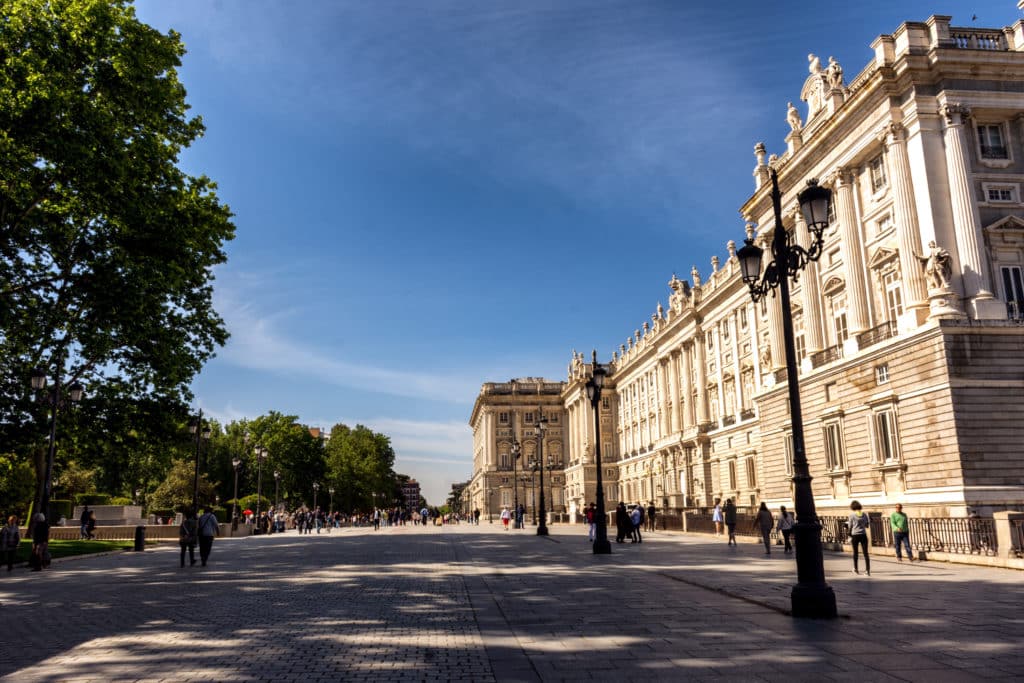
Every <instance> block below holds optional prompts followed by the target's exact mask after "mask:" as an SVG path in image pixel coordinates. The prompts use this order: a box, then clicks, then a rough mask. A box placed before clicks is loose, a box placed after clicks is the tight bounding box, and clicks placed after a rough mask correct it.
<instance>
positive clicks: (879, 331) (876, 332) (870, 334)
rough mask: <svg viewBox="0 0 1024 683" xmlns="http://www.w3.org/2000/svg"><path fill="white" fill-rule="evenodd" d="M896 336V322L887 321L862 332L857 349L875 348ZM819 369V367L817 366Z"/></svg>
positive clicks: (859, 335) (858, 338)
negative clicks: (876, 345)
mask: <svg viewBox="0 0 1024 683" xmlns="http://www.w3.org/2000/svg"><path fill="white" fill-rule="evenodd" d="M895 336H896V322H895V321H892V320H887V321H886V322H884V323H882V324H881V325H877V326H875V327H872V328H871V329H870V330H868V331H866V332H861V333H860V334H858V335H857V348H859V349H866V348H867V347H869V346H874V345H875V344H878V343H879V342H883V341H885V340H886V339H891V338H892V337H895ZM815 367H817V366H815Z"/></svg>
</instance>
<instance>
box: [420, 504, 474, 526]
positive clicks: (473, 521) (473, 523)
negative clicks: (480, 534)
mask: <svg viewBox="0 0 1024 683" xmlns="http://www.w3.org/2000/svg"><path fill="white" fill-rule="evenodd" d="M402 524H405V517H404V516H403V517H402ZM473 524H476V525H477V526H480V508H476V509H475V510H473Z"/></svg>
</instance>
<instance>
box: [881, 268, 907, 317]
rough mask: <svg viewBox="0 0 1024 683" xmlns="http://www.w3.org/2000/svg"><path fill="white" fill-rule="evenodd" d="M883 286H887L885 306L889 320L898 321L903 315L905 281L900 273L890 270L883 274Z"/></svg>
mask: <svg viewBox="0 0 1024 683" xmlns="http://www.w3.org/2000/svg"><path fill="white" fill-rule="evenodd" d="M882 286H883V287H884V288H885V308H886V311H887V312H888V314H889V322H896V321H897V320H899V317H900V316H901V315H903V282H902V281H901V280H900V274H899V273H898V272H896V271H895V270H890V271H889V272H888V273H886V274H885V275H883V276H882Z"/></svg>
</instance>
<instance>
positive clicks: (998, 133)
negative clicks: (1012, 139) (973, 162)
mask: <svg viewBox="0 0 1024 683" xmlns="http://www.w3.org/2000/svg"><path fill="white" fill-rule="evenodd" d="M978 142H979V143H980V145H981V158H982V159H1009V158H1010V155H1009V153H1008V150H1007V149H1006V141H1005V140H1004V139H1003V127H1002V126H1001V125H999V124H996V125H981V126H978Z"/></svg>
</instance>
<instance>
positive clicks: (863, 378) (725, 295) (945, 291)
mask: <svg viewBox="0 0 1024 683" xmlns="http://www.w3.org/2000/svg"><path fill="white" fill-rule="evenodd" d="M872 49H873V50H874V58H873V59H872V61H871V62H870V63H869V64H868V65H867V66H866V67H865V68H864V69H863V70H862V71H861V72H860V73H859V74H856V75H855V76H854V77H853V78H852V79H851V80H847V78H846V77H845V75H844V73H843V69H842V67H841V66H840V65H839V64H838V63H837V62H836V61H835V60H833V59H831V58H830V59H829V62H828V63H827V64H822V63H821V61H820V60H819V59H818V58H817V57H816V56H814V55H810V56H809V68H808V75H807V76H806V79H805V81H804V83H803V86H802V88H801V91H800V99H801V100H802V101H803V102H804V103H805V104H806V108H805V109H804V111H803V115H801V111H800V110H799V109H797V108H796V107H794V106H792V105H790V106H789V107H788V112H787V116H786V120H787V121H788V123H789V125H790V129H791V130H790V133H789V134H788V135H787V136H786V138H785V148H784V149H781V150H780V152H779V153H777V154H770V153H769V150H768V148H767V147H766V145H764V144H763V143H758V144H757V145H756V146H755V148H754V155H755V159H756V165H755V167H754V171H753V174H754V186H755V190H754V193H753V195H752V196H751V197H750V198H749V199H748V200H747V201H746V202H745V203H744V204H743V206H742V207H741V208H740V213H741V215H742V217H743V219H744V221H745V224H746V225H745V231H746V237H747V238H748V239H749V240H751V241H752V242H755V243H758V244H760V245H761V246H762V247H764V248H765V249H766V254H767V253H768V252H769V250H768V248H767V247H768V244H769V243H770V241H771V239H772V234H773V230H775V229H778V227H780V226H776V225H775V220H774V212H773V206H772V199H771V181H770V177H771V171H772V170H774V171H775V173H776V174H777V177H778V183H779V187H780V191H781V194H782V208H783V215H784V217H783V225H782V226H781V229H784V230H786V231H789V232H790V234H791V235H792V239H794V240H795V241H797V242H798V243H800V244H802V245H804V246H807V245H808V243H809V236H808V230H807V226H806V225H805V224H804V222H803V219H802V216H801V214H800V212H799V211H798V209H797V201H796V196H797V194H798V193H799V192H800V191H801V190H802V189H803V188H804V187H805V181H806V180H808V179H811V178H814V179H817V180H818V181H819V183H820V184H821V185H824V186H826V187H829V188H830V189H831V190H832V209H833V215H832V216H831V221H830V225H829V227H828V228H827V230H826V235H825V242H824V247H823V254H822V256H821V259H820V260H819V261H817V262H813V263H810V264H809V265H808V266H807V268H806V270H804V271H803V272H802V273H801V274H800V277H799V278H798V280H797V281H796V282H793V283H792V306H791V310H790V311H783V310H782V308H781V306H780V304H779V299H778V298H777V297H773V296H768V297H766V298H765V299H762V300H761V301H759V302H758V303H756V304H755V303H753V301H752V299H751V296H750V292H749V289H748V288H747V286H746V285H745V284H744V283H743V282H742V279H741V277H740V268H739V263H738V261H737V259H736V243H735V242H734V241H730V242H728V244H727V255H726V256H725V257H724V258H719V257H718V256H712V257H711V268H710V271H705V273H704V274H703V275H702V273H701V272H700V271H699V270H698V269H697V268H696V267H694V268H693V269H692V271H691V272H690V273H689V276H690V277H689V278H688V279H685V280H681V279H679V278H677V277H676V276H675V275H673V276H672V278H671V279H670V280H669V283H668V286H669V292H668V303H669V305H668V307H667V308H662V307H661V306H660V305H659V306H658V309H657V310H656V311H654V312H653V314H652V315H651V318H650V320H649V321H645V322H644V323H643V324H642V326H640V327H639V328H638V329H635V330H634V331H633V332H632V334H630V335H629V336H628V337H627V338H626V339H625V341H624V343H623V344H621V345H620V346H619V347H618V349H617V350H615V351H613V353H612V358H611V361H610V364H609V370H610V374H609V376H608V379H607V380H606V385H605V386H606V390H605V394H604V396H605V398H604V399H603V402H602V405H601V406H600V421H601V442H602V443H601V454H602V462H603V465H604V467H605V471H604V472H603V475H604V483H605V486H606V491H605V495H606V500H607V501H608V503H609V504H611V505H613V504H614V503H615V502H616V501H618V500H624V501H626V502H628V503H638V502H643V503H649V502H654V503H655V504H657V505H658V506H659V507H661V508H662V509H665V508H669V509H679V508H684V507H704V506H710V505H713V504H714V501H715V500H718V499H725V498H732V499H734V500H736V501H737V502H738V503H739V504H740V505H741V506H748V505H749V506H753V505H756V504H757V503H760V502H761V501H765V502H767V503H768V504H769V505H770V506H772V507H777V506H778V505H792V502H793V501H792V484H791V482H790V478H791V476H792V431H791V425H790V422H789V401H788V391H787V385H786V374H785V358H784V352H783V337H782V326H783V316H786V315H788V316H791V319H792V323H793V327H794V333H795V339H796V349H797V355H798V357H799V363H800V374H799V377H800V392H801V396H802V407H803V417H804V437H805V442H806V450H807V457H808V460H809V463H810V468H811V474H812V475H813V477H814V483H813V487H814V493H815V498H816V501H817V505H818V510H819V512H821V513H822V514H832V513H837V512H838V511H840V510H843V509H847V508H848V506H849V502H850V500H851V499H853V498H857V499H858V500H860V501H861V502H862V503H864V504H865V505H867V506H887V505H891V504H894V503H896V502H901V503H903V504H904V506H905V507H907V509H908V510H910V511H912V512H914V513H915V514H919V515H925V514H927V515H931V516H962V515H965V514H967V513H968V511H969V510H972V511H976V512H978V513H979V514H983V515H984V514H987V513H989V512H992V511H996V510H1003V509H1024V455H1022V441H1024V401H1022V400H1021V398H1020V397H1021V396H1022V395H1024V326H1022V321H1024V278H1022V272H1024V202H1022V194H1021V186H1022V184H1024V22H1022V21H1018V22H1017V23H1016V24H1014V25H1013V26H1010V27H1006V28H1002V29H980V28H974V27H972V28H957V27H952V26H950V17H945V16H933V17H931V18H929V19H928V20H927V21H925V22H920V23H919V22H908V23H905V24H903V25H901V26H900V27H899V28H898V29H897V30H896V31H895V32H893V33H892V34H890V35H882V36H879V37H878V38H877V39H876V40H875V41H874V42H873V43H872ZM739 237H742V235H739ZM766 260H767V259H766ZM589 374H590V365H589V363H588V362H587V361H586V360H585V359H584V358H583V356H582V355H579V354H576V353H575V352H574V353H573V356H572V359H571V361H570V364H569V369H568V377H567V379H566V381H565V382H544V381H539V382H534V383H533V384H531V389H530V390H529V391H527V392H522V391H521V389H522V387H521V386H520V387H518V388H517V387H515V386H513V387H512V388H509V384H513V385H514V384H515V383H506V384H485V385H484V387H483V390H482V391H481V394H480V396H479V397H478V399H477V403H476V405H475V406H474V409H473V415H472V417H471V420H470V424H471V426H472V427H473V430H474V477H473V480H472V481H471V483H470V486H469V489H468V491H469V495H470V496H471V498H472V499H473V500H474V501H475V503H474V504H477V502H478V503H479V506H480V508H481V510H485V508H486V505H485V503H486V502H490V503H491V504H492V505H493V504H495V503H497V504H499V505H503V504H506V502H505V501H506V498H508V503H507V504H510V505H511V498H509V497H508V496H506V492H511V491H512V486H513V482H512V481H511V480H510V479H509V477H510V476H511V475H510V474H504V472H506V471H510V470H511V466H508V467H506V466H505V464H504V463H505V462H506V461H505V460H504V459H503V453H505V450H503V449H504V448H505V444H506V443H507V442H508V443H510V440H509V437H510V436H511V435H512V434H513V433H516V434H518V435H519V436H518V438H519V440H520V441H522V442H524V445H525V443H526V440H527V439H528V438H530V436H529V434H527V433H526V432H527V431H529V430H527V429H526V428H527V427H528V426H529V425H528V424H527V423H526V422H525V415H523V417H522V420H523V421H522V422H517V423H516V424H515V426H513V425H512V424H507V425H506V424H504V423H502V422H501V419H502V418H501V415H502V412H503V411H504V412H507V413H508V414H509V415H512V413H516V414H517V415H519V414H520V413H519V412H518V411H523V410H536V409H537V407H538V406H539V405H544V406H545V408H544V410H545V411H548V410H549V409H550V410H551V413H552V414H558V416H559V420H561V422H560V423H559V430H558V436H557V440H555V439H554V437H552V436H551V435H550V430H549V436H548V437H546V438H548V439H552V441H553V443H556V444H557V445H556V446H555V447H556V449H557V452H558V453H559V455H560V456H561V455H562V454H563V453H564V461H562V468H561V469H556V470H555V471H554V477H555V479H554V480H553V483H552V485H553V487H554V493H555V494H557V500H558V503H557V506H556V508H555V509H556V510H558V511H565V512H569V513H573V512H576V511H579V510H580V509H581V508H582V506H583V505H584V504H585V503H589V502H590V501H592V500H594V497H595V495H594V491H595V486H596V469H595V464H594V462H593V450H594V444H595V433H594V415H593V412H592V409H591V406H590V403H589V401H588V400H587V398H586V392H585V388H584V385H585V383H586V380H587V378H588V376H589ZM535 389H536V392H537V393H532V392H533V391H534V390H535ZM523 393H526V394H528V395H529V398H528V399H526V400H523V399H522V396H521V394H523ZM540 397H543V398H544V402H543V403H542V402H540V401H538V399H539V398H540ZM517 401H521V402H517ZM517 406H518V407H517ZM495 415H496V416H497V417H495ZM509 419H512V418H511V417H510V418H509ZM513 430H525V431H519V432H516V431H513ZM503 439H505V440H503ZM547 448H548V445H547V444H545V453H548V452H551V451H548V450H547ZM524 453H525V450H524ZM523 461H524V462H527V463H528V462H529V458H528V457H527V458H524V459H523ZM555 462H556V463H557V462H559V460H557V459H556V461H555ZM520 467H521V465H520ZM545 483H546V484H547V482H545ZM487 490H491V494H488V493H487ZM489 495H491V496H498V498H489V497H488V496H489ZM510 495H512V494H510ZM554 497H555V496H553V498H554ZM531 500H532V499H531ZM499 509H500V508H499ZM549 509H551V506H550V504H549ZM485 511H486V510H485Z"/></svg>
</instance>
